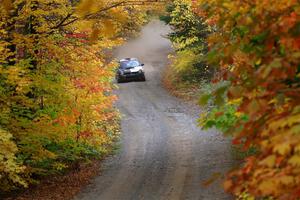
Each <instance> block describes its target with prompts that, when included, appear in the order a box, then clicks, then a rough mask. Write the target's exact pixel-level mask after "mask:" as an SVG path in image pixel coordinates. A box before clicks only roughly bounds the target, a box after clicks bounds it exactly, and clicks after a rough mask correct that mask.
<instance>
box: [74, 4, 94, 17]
mask: <svg viewBox="0 0 300 200" xmlns="http://www.w3.org/2000/svg"><path fill="white" fill-rule="evenodd" d="M95 2H96V0H81V1H80V3H79V5H78V6H77V8H76V13H77V14H78V15H79V16H81V17H84V16H86V15H88V14H91V13H92V12H93V11H95V10H94V8H95V5H94V4H95Z"/></svg>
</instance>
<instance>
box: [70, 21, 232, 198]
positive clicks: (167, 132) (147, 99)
mask: <svg viewBox="0 0 300 200" xmlns="http://www.w3.org/2000/svg"><path fill="white" fill-rule="evenodd" d="M168 31H169V29H168V27H166V26H165V25H164V24H162V23H161V22H159V21H157V20H154V21H152V22H151V23H149V24H148V25H146V26H145V27H144V28H143V30H142V32H141V36H140V37H138V38H137V39H135V40H133V41H130V42H128V43H127V44H126V45H124V46H122V47H120V48H119V49H118V50H117V54H116V56H117V57H118V58H124V57H137V58H139V59H140V60H141V61H142V62H143V63H145V67H144V68H145V71H146V78H147V81H146V82H129V83H122V84H119V87H120V88H119V90H118V91H117V93H118V95H119V98H120V99H119V101H118V103H117V106H118V108H119V109H120V111H121V113H122V114H123V119H122V124H121V126H122V139H121V148H120V152H119V153H118V154H117V155H115V156H113V157H111V158H108V159H107V160H106V161H105V162H104V166H103V169H102V173H101V175H100V176H99V177H96V178H95V179H94V180H93V181H92V184H90V185H89V186H88V187H87V188H85V189H84V190H83V191H82V192H81V193H80V194H79V195H78V196H77V197H76V198H75V200H181V199H182V200H188V199H191V200H192V199H199V200H227V199H231V197H229V196H228V195H226V194H224V193H223V191H222V188H221V184H220V182H216V183H214V184H212V185H211V186H209V187H203V186H202V183H203V181H205V180H207V179H209V178H210V177H211V175H212V174H213V173H215V172H224V171H226V170H227V169H229V168H230V166H231V158H230V150H229V145H228V141H227V140H226V139H224V138H223V137H222V136H221V135H220V134H218V133H216V132H214V131H201V130H200V129H199V127H197V121H196V120H197V115H198V114H199V112H200V111H199V110H198V108H197V107H194V106H191V105H188V104H187V103H184V102H182V101H180V100H178V99H176V98H175V97H172V96H170V95H169V94H168V92H167V91H166V90H165V89H163V87H162V85H161V75H162V72H163V69H164V67H165V66H166V64H167V60H168V59H167V55H168V54H169V53H170V52H171V51H172V48H171V44H170V42H169V41H168V40H167V39H165V38H164V37H162V35H166V33H168Z"/></svg>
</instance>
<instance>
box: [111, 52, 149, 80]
mask: <svg viewBox="0 0 300 200" xmlns="http://www.w3.org/2000/svg"><path fill="white" fill-rule="evenodd" d="M143 66H144V64H142V63H140V62H139V61H138V59H136V58H125V59H122V60H120V61H119V68H118V70H117V72H116V80H117V82H118V83H121V82H125V81H129V80H140V81H146V78H145V72H144V69H143Z"/></svg>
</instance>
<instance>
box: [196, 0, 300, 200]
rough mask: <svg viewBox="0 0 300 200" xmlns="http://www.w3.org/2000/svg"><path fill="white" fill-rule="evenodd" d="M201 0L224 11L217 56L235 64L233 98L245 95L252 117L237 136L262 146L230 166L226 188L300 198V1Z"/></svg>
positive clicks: (230, 68)
mask: <svg viewBox="0 0 300 200" xmlns="http://www.w3.org/2000/svg"><path fill="white" fill-rule="evenodd" d="M198 2H199V5H203V7H202V9H203V10H204V12H205V13H206V15H201V16H202V17H204V18H206V20H210V19H211V17H210V16H214V17H216V18H217V22H216V23H214V24H215V25H216V26H217V28H216V31H215V32H214V33H213V34H212V35H211V37H210V38H209V39H208V43H209V44H208V46H209V47H210V49H212V50H213V51H211V53H209V61H211V63H220V64H221V66H220V69H222V70H224V69H226V70H227V72H226V73H224V75H223V77H222V78H223V79H225V80H228V81H230V83H231V85H230V87H229V90H228V91H229V92H228V98H229V101H230V100H232V99H236V98H241V99H242V102H241V104H240V106H239V108H238V111H240V112H242V113H245V114H247V116H248V117H249V120H248V121H247V122H246V123H245V124H244V126H243V127H242V130H241V129H240V124H237V125H236V130H234V129H232V130H233V133H232V135H233V136H235V137H234V138H233V143H240V144H243V145H244V147H245V148H246V149H248V148H249V147H250V146H254V147H255V148H257V150H258V153H257V154H255V155H254V156H253V157H251V158H250V159H246V160H245V163H244V165H243V166H241V168H240V169H237V170H234V171H233V172H232V173H230V174H229V176H228V180H227V181H226V182H225V186H226V189H227V190H229V191H231V192H232V193H236V192H237V191H238V193H239V192H243V191H247V192H248V193H250V194H252V195H253V196H256V197H258V198H259V197H266V196H273V197H274V198H275V199H289V200H296V199H299V198H300V193H299V183H300V150H299V149H300V147H299V146H300V114H299V109H298V108H299V106H300V81H299V71H300V68H299V66H300V62H299V58H300V54H299V50H300V32H299V27H300V25H299V24H300V12H299V7H300V3H299V1H296V0H282V1H276V0H264V1H259V0H257V1H241V0H234V1H230V2H229V3H227V1H218V0H212V1H209V2H207V1H204V0H198ZM229 8H230V9H229ZM228 10H230V13H229V12H228ZM216 52H218V53H216ZM224 66H225V67H224Z"/></svg>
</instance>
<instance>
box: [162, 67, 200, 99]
mask: <svg viewBox="0 0 300 200" xmlns="http://www.w3.org/2000/svg"><path fill="white" fill-rule="evenodd" d="M162 83H163V85H164V87H165V88H166V89H167V90H168V91H169V92H170V93H171V95H173V96H176V97H178V98H181V99H184V100H187V101H191V102H193V103H195V104H196V103H198V99H199V96H200V94H201V83H200V82H192V81H183V80H182V78H181V77H180V75H179V74H178V73H177V72H176V71H175V70H174V68H173V67H172V65H171V64H169V65H168V66H166V69H165V71H164V74H163V79H162Z"/></svg>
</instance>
